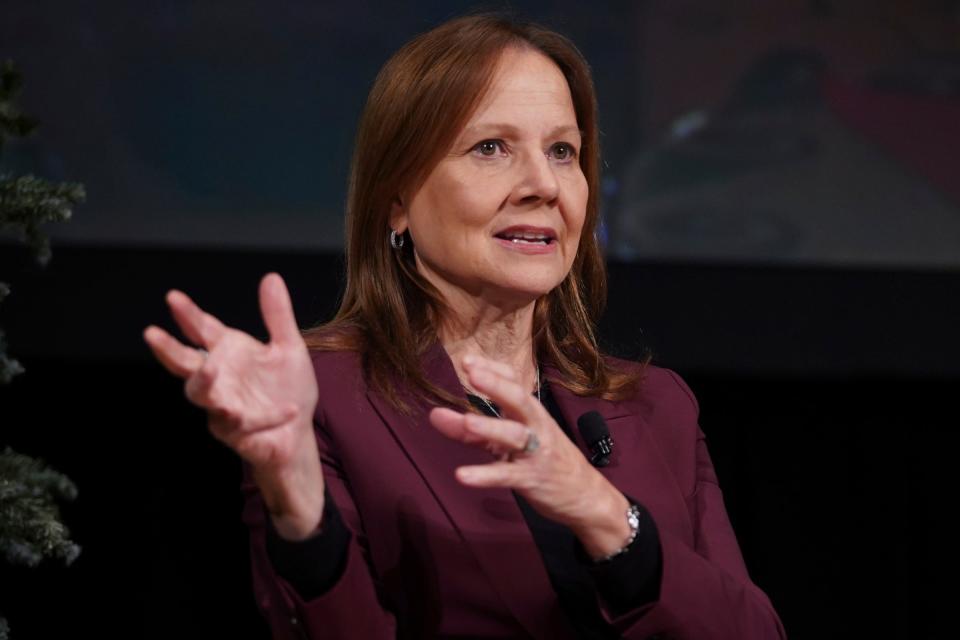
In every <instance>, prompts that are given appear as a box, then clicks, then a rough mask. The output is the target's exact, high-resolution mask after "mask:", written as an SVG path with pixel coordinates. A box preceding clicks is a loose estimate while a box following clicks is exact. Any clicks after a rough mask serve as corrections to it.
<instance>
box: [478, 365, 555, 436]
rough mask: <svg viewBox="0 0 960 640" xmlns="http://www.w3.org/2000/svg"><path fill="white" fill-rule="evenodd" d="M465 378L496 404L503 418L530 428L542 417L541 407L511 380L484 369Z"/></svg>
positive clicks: (479, 368) (479, 369)
mask: <svg viewBox="0 0 960 640" xmlns="http://www.w3.org/2000/svg"><path fill="white" fill-rule="evenodd" d="M467 377H468V378H469V380H470V384H471V385H472V386H473V387H474V388H475V389H477V390H478V391H480V392H481V393H484V394H486V395H488V396H490V398H491V399H493V401H494V402H495V403H497V405H498V406H499V407H500V408H501V409H502V411H503V415H504V416H506V417H509V418H512V419H514V420H516V421H518V422H522V423H523V424H526V425H528V426H531V427H532V426H533V425H534V424H536V423H537V422H538V421H539V420H540V419H541V418H542V417H543V412H544V411H545V410H544V409H543V405H541V404H540V403H539V402H537V400H536V399H535V398H534V397H533V396H532V395H530V394H529V393H527V392H526V390H525V389H524V388H523V387H521V386H520V385H519V384H517V383H516V382H514V381H513V380H508V379H507V378H504V377H503V376H500V375H497V374H496V373H495V372H493V371H491V370H490V369H488V368H486V367H475V368H474V369H472V370H470V371H468V372H467Z"/></svg>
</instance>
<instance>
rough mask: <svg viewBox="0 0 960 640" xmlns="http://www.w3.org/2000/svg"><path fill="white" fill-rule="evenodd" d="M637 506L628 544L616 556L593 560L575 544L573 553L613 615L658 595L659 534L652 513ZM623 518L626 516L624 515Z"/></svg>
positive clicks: (660, 566)
mask: <svg viewBox="0 0 960 640" xmlns="http://www.w3.org/2000/svg"><path fill="white" fill-rule="evenodd" d="M627 500H629V501H630V504H635V505H637V508H638V511H639V515H640V525H639V526H638V527H637V536H636V538H634V539H633V542H632V543H631V544H630V547H629V548H628V549H627V550H626V551H625V552H623V553H621V554H620V555H618V556H616V557H615V558H611V559H610V560H606V561H603V562H596V561H594V560H593V559H592V558H591V557H590V556H589V555H587V552H586V551H585V550H584V549H583V545H581V544H579V543H577V549H576V554H577V557H578V559H579V560H580V562H582V563H584V564H585V565H586V566H587V569H588V570H589V572H590V575H591V576H593V580H594V583H595V584H596V585H597V593H598V594H599V595H600V598H601V599H602V600H603V601H604V602H605V603H606V605H607V606H608V607H609V609H610V610H611V612H612V613H613V614H614V615H618V614H620V613H623V612H626V611H629V610H630V609H636V608H639V607H642V606H644V605H647V604H650V603H652V602H656V601H657V600H658V599H659V598H660V579H661V574H662V571H663V552H662V550H661V548H660V534H659V533H658V532H657V525H656V523H655V522H654V521H653V516H651V515H650V512H649V511H647V509H646V508H645V507H644V506H643V505H641V504H639V503H638V502H636V501H635V500H633V499H632V498H630V497H629V496H628V497H627ZM624 517H626V516H624Z"/></svg>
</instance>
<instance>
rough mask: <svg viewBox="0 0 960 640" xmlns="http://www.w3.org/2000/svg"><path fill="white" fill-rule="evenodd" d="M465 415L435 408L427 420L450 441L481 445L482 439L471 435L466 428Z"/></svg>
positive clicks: (443, 408)
mask: <svg viewBox="0 0 960 640" xmlns="http://www.w3.org/2000/svg"><path fill="white" fill-rule="evenodd" d="M466 416H467V414H464V413H460V412H459V411H454V410H453V409H447V408H446V407H437V408H435V409H433V410H431V411H430V415H429V419H430V424H431V425H433V427H434V428H435V429H436V430H437V431H439V432H440V433H442V434H443V435H445V436H447V437H448V438H450V439H451V440H456V441H457V442H463V443H465V444H478V443H480V444H482V443H483V442H484V440H483V438H481V437H480V436H478V435H476V434H474V433H471V432H470V431H469V430H468V429H467V426H466Z"/></svg>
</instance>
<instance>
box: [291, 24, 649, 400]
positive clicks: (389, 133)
mask: <svg viewBox="0 0 960 640" xmlns="http://www.w3.org/2000/svg"><path fill="white" fill-rule="evenodd" d="M508 47H524V48H532V49H534V50H537V51H539V52H541V53H543V54H544V55H545V56H547V57H548V58H550V59H551V60H552V61H553V62H554V63H556V65H557V66H558V67H559V68H560V70H561V72H562V73H563V75H564V76H565V77H566V80H567V84H568V85H569V87H570V94H571V96H572V98H573V106H574V111H575V112H576V116H577V122H578V125H579V127H580V129H581V131H582V148H581V152H580V166H581V169H582V171H583V173H584V175H585V176H586V179H587V185H588V186H589V197H588V200H587V210H586V218H585V221H584V225H583V231H582V234H581V237H580V245H579V247H578V249H577V256H576V258H575V260H574V262H573V266H572V268H571V270H570V273H568V274H567V276H566V278H565V279H564V280H563V282H562V283H561V284H560V285H559V286H558V287H556V288H555V289H554V290H552V291H550V292H549V293H547V294H546V295H544V296H541V297H540V298H539V299H538V300H537V301H536V304H535V307H534V318H533V334H534V335H533V341H534V346H535V349H536V352H537V357H538V358H539V360H540V361H543V362H549V363H550V364H552V365H553V366H554V367H556V368H557V369H558V370H559V372H560V374H561V376H560V379H558V380H555V381H553V382H555V383H558V384H561V385H563V386H564V387H566V388H568V389H570V390H571V391H573V392H574V393H576V394H579V395H599V396H601V397H604V398H607V399H621V398H623V397H624V396H626V395H627V394H628V393H630V392H631V391H632V390H633V389H634V388H635V385H636V383H637V380H638V375H639V374H638V372H637V370H636V369H634V368H630V369H629V370H628V369H621V368H618V367H613V366H612V365H611V364H610V363H609V362H608V361H606V360H605V359H604V358H603V356H602V354H601V353H600V350H599V348H598V345H597V341H596V336H595V323H596V321H597V319H598V318H599V316H600V313H601V312H602V310H603V307H604V304H605V302H606V271H605V267H604V263H603V256H602V255H601V252H600V246H599V243H598V241H597V238H596V235H595V230H596V227H597V221H598V215H599V211H598V209H599V207H598V201H599V179H600V176H599V172H600V166H599V165H600V154H599V140H598V138H599V133H598V126H597V104H596V94H595V92H594V88H593V80H592V79H591V76H590V68H589V66H588V65H587V63H586V61H585V60H584V58H583V56H582V55H581V54H580V52H579V51H578V50H577V48H576V47H575V46H574V45H573V43H572V42H570V41H569V40H568V39H567V38H565V37H564V36H562V35H560V34H558V33H556V32H554V31H551V30H549V29H546V28H544V27H541V26H539V25H535V24H531V23H520V22H517V21H514V20H512V19H509V18H506V17H504V16H501V15H494V14H481V15H471V16H466V17H461V18H457V19H454V20H451V21H449V22H446V23H444V24H442V25H440V26H439V27H436V28H435V29H433V30H431V31H429V32H427V33H425V34H422V35H420V36H418V37H417V38H415V39H413V40H412V41H410V42H408V43H407V44H406V45H404V46H403V47H402V48H401V49H400V50H399V51H398V52H397V53H396V54H394V55H393V57H392V58H390V60H389V61H387V63H386V65H384V67H383V69H381V71H380V73H379V75H377V78H376V81H375V82H374V84H373V88H372V89H371V90H370V95H369V96H368V98H367V103H366V107H365V108H364V111H363V115H362V116H361V119H360V125H359V128H358V131H357V138H356V144H355V148H354V156H353V163H352V168H351V174H350V187H349V195H348V204H347V245H346V258H347V285H346V290H345V292H344V296H343V300H342V302H341V304H340V309H339V311H338V312H337V314H336V316H335V317H334V319H333V320H332V321H331V322H329V323H327V324H325V325H322V326H319V327H316V328H313V329H310V330H308V331H306V332H305V334H304V337H305V339H306V342H307V345H308V346H309V347H310V348H312V349H319V350H344V349H349V350H355V351H358V352H359V353H360V355H361V358H362V362H363V367H364V373H365V375H366V377H367V380H368V383H369V384H370V385H371V386H372V387H373V388H374V389H376V390H377V391H380V392H382V393H384V394H385V395H386V397H387V398H388V399H389V401H390V402H391V403H392V404H393V405H395V406H397V407H398V408H400V409H406V408H407V405H406V403H405V402H404V401H403V400H402V399H401V398H400V396H399V395H398V392H399V389H398V388H397V384H398V382H399V381H401V380H402V381H406V383H407V384H408V385H410V387H412V388H413V389H414V390H415V391H416V392H418V393H420V394H421V395H425V396H427V397H431V398H433V399H434V400H444V401H447V402H454V403H456V404H463V402H464V401H463V398H451V397H448V396H449V394H447V393H445V392H444V391H443V390H441V389H439V388H438V387H436V385H433V384H432V383H431V382H430V381H429V380H427V379H426V377H425V376H424V373H423V371H422V369H421V366H420V356H421V355H422V354H423V353H424V352H425V351H426V350H427V349H428V348H429V347H430V345H431V344H433V343H434V342H435V341H436V339H437V327H438V322H439V318H440V317H441V314H442V311H443V310H444V308H445V307H444V301H443V299H442V298H441V295H440V293H439V292H438V291H437V290H436V288H434V287H433V285H431V284H430V283H429V282H427V280H426V279H425V278H423V277H422V276H421V275H420V274H419V273H418V272H417V270H416V267H415V265H414V260H413V249H412V247H411V244H412V243H410V242H407V243H406V245H405V246H404V247H403V249H402V250H400V251H396V250H393V249H392V248H391V247H390V244H389V242H388V241H387V235H388V233H389V230H390V227H389V222H388V221H389V214H390V209H391V204H392V203H393V201H394V200H395V199H396V198H398V196H399V195H400V194H408V193H413V192H415V191H416V190H417V189H418V188H419V187H420V185H422V184H423V181H424V180H425V179H426V177H427V176H428V175H429V173H430V171H432V170H433V168H434V167H435V166H436V165H437V164H438V163H439V161H440V159H441V158H442V157H443V155H444V154H445V153H447V152H448V150H449V149H450V147H451V146H452V145H453V143H454V141H455V139H456V137H457V135H458V134H459V132H460V131H461V129H462V128H463V127H464V126H465V123H466V122H467V120H468V119H469V117H470V116H471V114H472V113H473V111H474V109H475V108H476V106H477V105H478V103H479V102H480V100H481V99H482V98H483V96H484V95H485V93H486V91H487V88H488V86H489V84H490V82H491V80H492V78H493V75H494V73H495V71H496V65H497V63H498V61H499V59H500V54H501V53H502V52H503V50H504V49H506V48H508Z"/></svg>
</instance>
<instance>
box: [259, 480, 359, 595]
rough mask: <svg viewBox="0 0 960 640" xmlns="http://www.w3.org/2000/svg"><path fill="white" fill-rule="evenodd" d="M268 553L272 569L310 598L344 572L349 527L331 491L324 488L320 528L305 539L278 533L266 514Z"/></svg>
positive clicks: (348, 542) (332, 583)
mask: <svg viewBox="0 0 960 640" xmlns="http://www.w3.org/2000/svg"><path fill="white" fill-rule="evenodd" d="M266 534H267V535H266V546H267V556H268V557H269V558H270V563H271V564H272V565H273V568H274V570H275V571H276V572H277V574H278V575H279V576H280V577H282V578H283V579H284V580H286V581H287V582H289V583H290V584H291V585H292V586H293V588H294V589H296V591H297V593H298V594H300V597H301V598H303V599H304V600H310V599H313V598H316V597H317V596H321V595H323V594H324V593H326V592H327V591H329V590H330V589H331V588H332V587H333V585H335V584H336V583H337V581H338V580H339V579H340V576H342V575H343V571H344V568H345V567H346V564H347V551H348V548H349V545H350V537H351V534H350V530H349V529H347V528H346V526H344V524H343V520H342V519H341V518H340V511H339V510H338V509H337V505H336V503H335V502H334V501H333V497H332V496H331V495H330V492H329V491H327V490H326V489H324V498H323V518H322V520H321V524H320V529H319V530H318V531H317V532H316V533H314V534H313V535H312V536H310V537H309V538H307V539H306V540H301V541H291V540H285V539H283V538H281V537H280V534H279V533H277V530H276V529H275V528H274V526H273V518H271V517H270V514H269V513H268V514H267V532H266Z"/></svg>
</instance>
